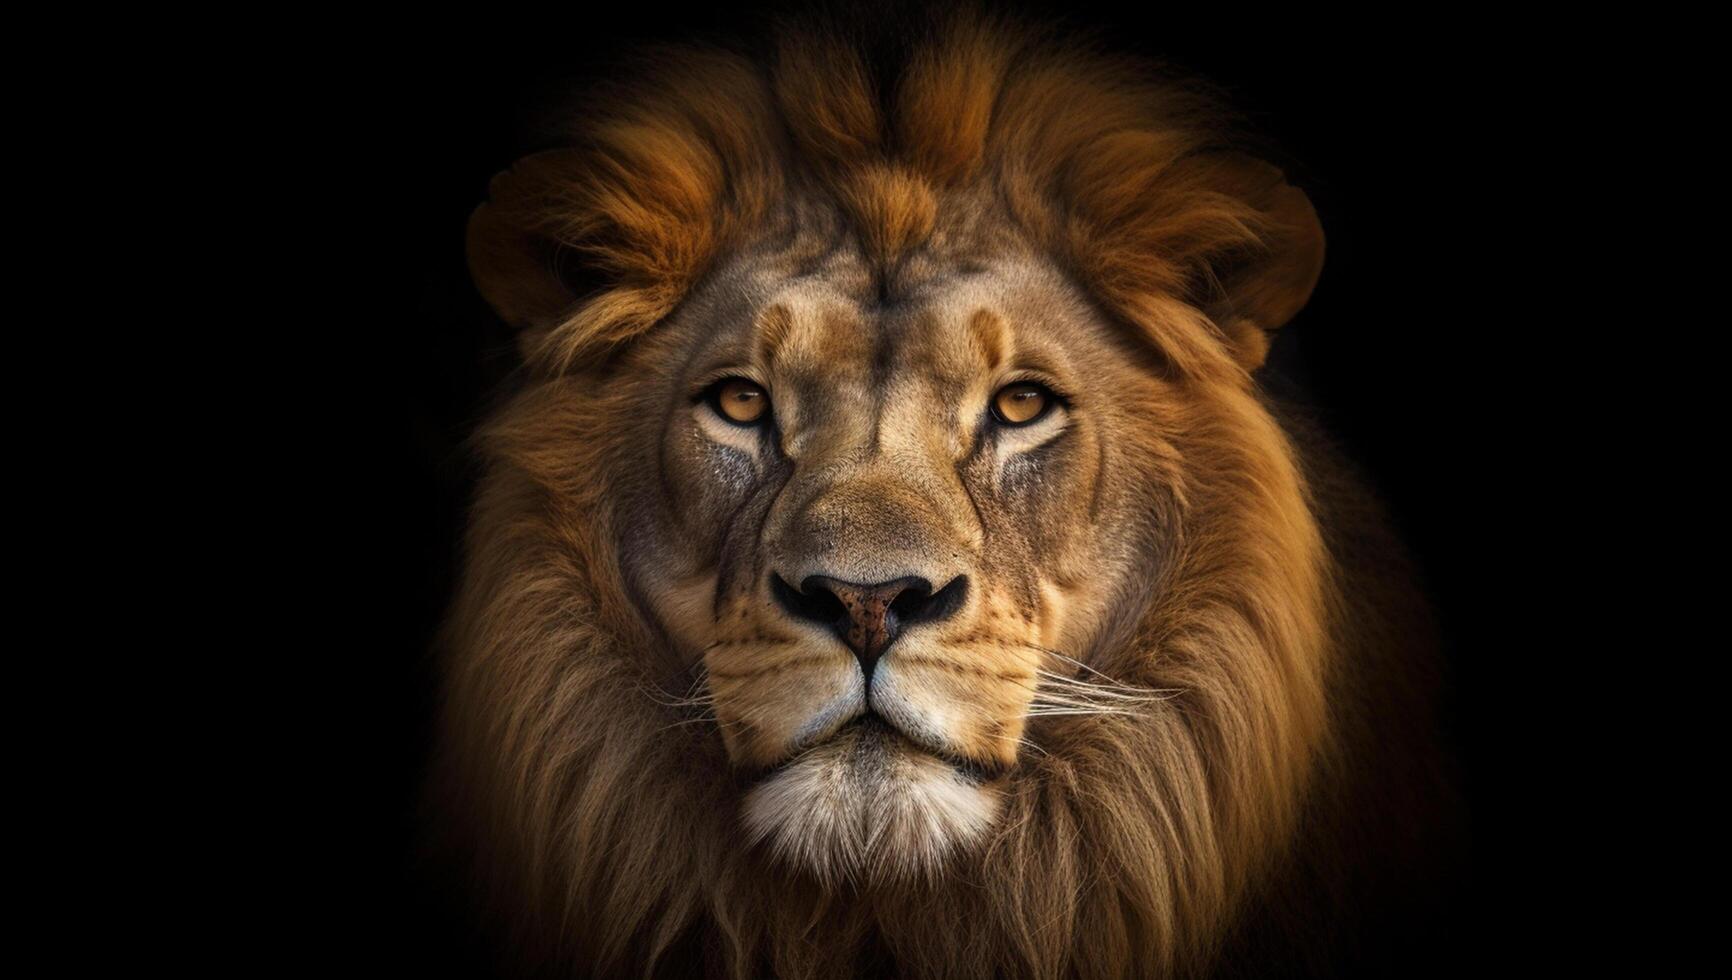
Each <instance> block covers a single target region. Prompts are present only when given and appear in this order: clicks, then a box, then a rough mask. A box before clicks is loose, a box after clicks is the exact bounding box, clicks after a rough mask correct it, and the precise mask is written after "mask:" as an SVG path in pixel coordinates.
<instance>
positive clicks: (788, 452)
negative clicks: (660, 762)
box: [625, 253, 1149, 875]
mask: <svg viewBox="0 0 1732 980" xmlns="http://www.w3.org/2000/svg"><path fill="white" fill-rule="evenodd" d="M786 266H787V263H786V262H785V260H783V259H782V258H780V257H778V256H770V257H756V258H752V259H746V260H741V261H738V262H736V263H734V264H733V265H732V266H731V267H730V268H729V269H728V270H727V271H726V272H725V273H723V274H722V275H719V276H718V277H716V279H715V281H713V282H712V283H711V284H710V285H708V286H707V287H706V288H705V289H703V290H702V291H701V292H700V293H699V294H698V295H697V296H695V297H694V299H693V301H692V302H691V303H689V304H688V305H687V306H686V307H685V308H684V310H683V311H682V313H681V314H680V315H679V316H678V317H677V319H676V321H675V322H674V323H672V324H670V325H669V328H668V335H667V337H666V338H665V339H664V340H662V342H661V343H657V344H653V345H652V346H653V349H654V353H653V356H650V357H646V358H643V359H642V363H644V364H646V365H647V364H651V363H654V364H660V365H664V368H663V370H662V371H661V373H660V374H659V375H658V377H659V381H658V384H656V385H655V386H654V387H653V390H650V391H646V392H645V395H644V398H643V400H642V402H641V403H640V406H639V407H638V408H635V409H634V411H641V412H643V413H645V414H646V415H647V414H648V413H650V412H652V411H653V412H656V413H657V416H658V417H657V421H658V422H659V425H660V432H659V433H658V434H657V435H656V437H655V438H653V440H651V441H650V442H649V443H648V447H647V449H648V451H651V452H654V453H655V454H656V459H655V466H656V467H657V468H658V469H659V472H660V478H659V480H658V481H657V483H658V485H659V489H660V490H661V491H662V492H663V493H665V495H666V506H663V507H654V508H645V509H644V515H645V517H644V519H643V520H644V526H641V527H639V528H638V529H637V530H636V531H635V532H634V534H635V536H636V540H635V541H633V542H631V543H630V544H629V545H628V547H627V548H626V549H625V551H626V554H627V555H628V556H633V557H632V558H631V559H630V560H629V561H630V571H631V577H632V579H633V580H634V582H635V583H636V585H637V588H638V589H639V591H640V594H642V595H643V596H644V597H645V598H646V599H647V605H648V606H649V607H650V608H651V609H652V611H653V615H654V617H655V618H656V619H657V620H658V621H659V622H660V624H661V625H662V626H663V628H664V629H665V630H666V632H667V633H668V634H669V636H670V637H672V638H673V639H674V641H675V643H676V645H677V646H678V647H679V648H680V649H681V650H682V651H683V652H684V654H685V656H686V657H687V658H688V659H689V660H691V661H694V662H695V661H698V660H701V662H702V665H703V668H704V675H705V676H706V677H707V683H708V695H709V697H710V698H711V699H713V711H714V717H715V719H716V722H717V724H718V726H719V728H720V731H721V735H722V738H723V740H724V742H725V744H726V746H727V750H728V753H729V755H730V757H731V758H732V760H733V762H734V763H735V764H736V765H737V766H738V767H739V768H740V769H741V770H742V771H744V772H746V773H747V774H748V775H749V776H750V777H751V779H752V780H753V785H752V787H751V789H750V790H749V794H748V797H747V800H746V803H745V811H744V818H745V821H746V824H747V825H748V827H749V828H750V831H751V833H752V834H753V835H755V836H757V837H762V838H767V839H769V840H770V841H771V842H772V843H773V845H774V846H775V848H776V849H777V850H779V851H780V852H782V853H783V854H784V855H785V856H787V857H789V858H791V859H793V860H794V861H795V862H796V863H798V864H800V865H803V866H805V867H806V868H808V869H810V870H813V871H817V872H819V873H821V874H825V875H830V874H837V873H852V872H854V871H855V870H856V869H865V870H868V871H870V872H872V873H882V874H890V873H904V872H908V871H913V870H925V869H928V868H929V867H930V866H931V865H932V864H933V863H934V862H935V860H936V859H937V858H939V857H940V856H942V855H944V854H946V853H947V852H950V851H952V850H953V849H955V848H956V847H957V846H958V845H962V844H965V843H967V842H969V841H971V840H974V839H976V838H978V837H979V836H980V835H981V834H982V832H983V831H985V830H986V829H988V828H989V827H990V826H991V824H992V822H993V819H994V816H995V812H996V809H997V803H998V792H999V790H998V784H999V783H1000V782H1001V781H1002V780H1003V779H1004V778H1006V776H1007V773H1008V772H1009V770H1010V769H1011V767H1012V766H1013V765H1014V763H1015V762H1016V760H1017V758H1018V755H1019V751H1020V750H1021V748H1022V745H1023V740H1024V736H1025V729H1026V727H1027V725H1028V722H1029V719H1030V715H1031V714H1032V713H1035V712H1039V711H1045V712H1052V711H1060V710H1063V709H1064V707H1065V704H1064V701H1063V699H1062V697H1061V696H1060V695H1059V694H1057V693H1056V692H1055V691H1054V688H1055V686H1057V685H1062V684H1063V683H1064V681H1065V679H1066V678H1071V677H1074V676H1076V674H1077V672H1078V670H1079V669H1080V668H1079V666H1078V665H1077V664H1075V663H1074V662H1071V660H1070V659H1069V657H1070V654H1071V653H1074V652H1076V651H1081V650H1084V649H1086V648H1087V647H1088V646H1089V643H1090V641H1091V639H1092V638H1093V637H1094V635H1095V634H1096V633H1097V632H1098V631H1099V630H1100V629H1101V625H1102V624H1101V618H1102V613H1103V610H1104V609H1105V608H1107V606H1108V605H1110V603H1111V600H1112V599H1113V598H1114V597H1115V596H1117V594H1118V593H1119V592H1120V590H1121V589H1122V587H1123V584H1124V581H1125V579H1126V573H1127V570H1128V569H1130V568H1131V567H1132V562H1131V561H1130V556H1131V555H1132V554H1134V553H1135V551H1136V549H1135V548H1133V547H1130V545H1131V544H1132V543H1133V542H1134V541H1135V540H1136V537H1137V528H1138V522H1137V521H1136V520H1134V519H1132V518H1131V516H1130V515H1127V514H1125V513H1123V509H1124V500H1123V496H1124V495H1123V494H1121V493H1119V492H1117V490H1116V488H1117V487H1118V486H1119V485H1121V484H1122V483H1123V482H1124V479H1125V474H1126V472H1127V471H1126V466H1127V464H1130V463H1133V462H1134V460H1135V458H1136V450H1135V447H1134V444H1127V442H1126V440H1125V439H1123V438H1115V437H1114V433H1115V432H1116V431H1119V430H1120V429H1122V427H1123V422H1124V421H1125V420H1124V419H1123V413H1124V411H1125V410H1126V408H1128V407H1129V406H1132V405H1135V404H1138V403H1139V402H1143V401H1146V400H1147V399H1146V398H1138V397H1137V393H1138V392H1139V390H1143V389H1147V388H1148V387H1149V381H1148V380H1147V378H1148V372H1147V371H1146V370H1142V371H1139V370H1137V369H1136V367H1135V365H1134V364H1132V363H1128V362H1127V361H1128V359H1127V356H1126V352H1125V350H1124V347H1123V345H1122V344H1121V343H1120V342H1117V341H1116V340H1115V338H1114V337H1113V336H1112V334H1111V333H1110V332H1109V330H1108V329H1107V328H1106V326H1105V325H1104V324H1103V323H1101V322H1100V321H1099V319H1098V315H1097V314H1096V313H1094V312H1093V311H1092V310H1091V309H1090V308H1089V306H1088V305H1087V304H1086V303H1084V302H1083V301H1082V299H1081V298H1080V296H1079V295H1078V294H1077V293H1076V292H1075V291H1074V290H1073V289H1072V288H1071V287H1070V286H1068V285H1067V284H1066V283H1065V281H1064V280H1063V278H1062V277H1061V276H1059V275H1058V274H1057V273H1056V272H1055V271H1054V270H1052V269H1051V268H1049V267H1047V266H1045V265H1043V264H1040V263H1038V262H1036V261H1035V260H1032V259H1015V260H1004V261H997V262H989V263H985V264H976V265H971V266H969V267H966V268H963V267H955V266H948V265H946V266H940V265H937V264H935V263H934V264H930V265H929V266H928V267H927V268H925V269H923V270H920V271H919V272H918V273H916V277H915V278H913V279H911V280H910V279H905V280H904V282H903V284H902V286H901V289H900V294H899V296H898V298H897V299H896V300H895V301H894V302H890V303H885V302H882V301H881V300H880V298H879V296H878V294H877V291H876V289H875V287H874V284H873V281H872V277H871V276H870V275H869V274H868V273H867V270H866V268H865V266H864V264H863V263H862V262H861V261H860V260H859V258H858V256H851V255H848V254H846V253H841V254H837V255H833V256H831V257H830V258H829V259H828V260H826V261H825V262H824V263H823V264H822V265H821V267H820V268H819V269H817V270H816V271H807V272H806V273H805V274H793V275H791V274H789V273H790V271H791V270H789V269H788V268H787V267H786ZM632 373H633V374H635V373H636V372H635V371H634V372H632ZM1103 527H1105V528H1110V529H1111V533H1110V536H1108V535H1102V534H1100V533H1097V532H1098V531H1099V530H1100V529H1101V528H1103ZM1037 691H1040V692H1042V695H1043V699H1041V700H1037V693H1036V692H1037ZM1036 705H1040V706H1041V707H1039V708H1036V707H1035V706H1036Z"/></svg>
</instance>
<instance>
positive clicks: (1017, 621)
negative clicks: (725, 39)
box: [446, 20, 1333, 976]
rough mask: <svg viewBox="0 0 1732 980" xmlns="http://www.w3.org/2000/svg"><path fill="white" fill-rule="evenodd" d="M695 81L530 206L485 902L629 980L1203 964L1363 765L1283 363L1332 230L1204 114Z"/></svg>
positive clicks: (485, 285)
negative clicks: (1352, 759) (1346, 710)
mask: <svg viewBox="0 0 1732 980" xmlns="http://www.w3.org/2000/svg"><path fill="white" fill-rule="evenodd" d="M898 64H899V65H900V67H899V68H897V69H896V70H895V71H894V72H893V73H891V74H890V75H889V76H886V75H884V74H883V73H882V71H880V73H879V74H876V75H875V74H874V73H873V71H871V70H869V68H868V67H867V63H866V61H865V59H864V58H863V56H862V55H861V53H860V51H859V50H858V49H857V48H855V47H853V46H850V45H849V44H846V43H843V42H841V41H839V40H837V39H835V38H834V37H832V36H830V35H826V34H824V33H823V32H816V31H792V32H788V33H787V34H785V35H784V36H783V37H782V38H781V39H780V40H779V42H778V44H777V46H776V49H775V52H774V54H773V56H771V57H769V58H767V59H763V60H754V59H752V58H750V57H747V56H745V55H741V54H736V53H731V52H726V51H720V50H712V49H694V50H686V51H679V52H673V53H669V52H663V53H661V54H660V55H659V56H658V57H656V58H655V59H653V60H652V61H649V62H647V63H646V68H645V74H644V78H643V80H642V81H640V82H637V83H634V84H633V85H631V86H629V87H621V88H619V89H618V90H615V91H609V92H604V93H602V94H600V95H598V96H597V97H596V98H595V99H594V100H593V101H592V103H591V106H592V108H591V110H590V111H588V112H587V113H586V114H584V115H583V117H582V118H581V119H579V120H577V121H575V122H574V124H573V129H572V133H571V135H572V139H571V144H572V145H571V146H570V147H569V148H564V149H554V150H548V151H545V152H542V153H539V154H536V155H534V156H532V157H529V158H527V159H525V160H523V161H521V162H519V163H518V164H517V165H516V166H515V167H513V168H512V169H511V170H509V171H508V172H506V173H503V174H501V175H500V176H499V177H498V178H497V179H496V180H495V182H494V184H493V186H492V188H491V191H490V195H489V202H488V203H487V204H485V205H484V206H483V207H481V208H480V210H478V211H477V212H476V214H475V216H474V218H473V219H472V222H471V225H470V230H469V255H470V263H471V267H472V269H473V271H474V274H475V277H476V281H477V283H478V285H479V286H480V288H481V291H482V292H483V294H484V295H485V296H486V297H487V298H488V300H489V301H490V302H491V303H492V305H493V306H494V307H495V308H496V309H497V310H498V311H499V313H500V314H501V315H503V316H504V317H505V318H507V319H508V320H510V321H512V322H513V323H515V324H517V325H518V326H519V327H520V328H521V329H522V349H523V351H524V354H525V358H526V362H527V365H528V371H527V378H528V380H527V382H526V383H525V384H524V386H523V388H522V390H521V391H520V392H518V393H517V394H516V395H515V396H514V397H513V398H512V400H511V401H510V402H509V403H508V404H507V405H506V406H505V407H504V408H503V409H502V410H501V411H500V412H499V413H498V415H497V417H495V418H494V419H493V420H492V421H491V422H490V423H489V424H488V425H487V426H486V428H485V431H484V433H483V435H482V437H481V445H482V446H483V448H484V452H485V455H486V457H487V460H488V467H489V469H488V473H487V476H486V479H485V482H484V484H483V488H482V492H481V496H480V499H479V501H478V503H477V506H476V510H475V518H474V522H473V526H472V531H471V539H470V558H469V570H468V574H467V577H466V581H465V586H464V592H463V595H462V597H461V599H460V602H459V604H458V609H457V612H456V615H455V618H454V623H453V628H452V632H451V646H452V654H451V658H450V661H449V663H450V668H449V676H448V690H449V694H450V708H449V711H448V714H447V721H446V745H447V749H448V753H449V760H450V766H449V768H448V773H449V775H450V783H451V785H452V786H454V787H456V788H457V789H458V792H459V798H460V799H461V800H462V801H463V805H464V809H463V811H462V812H464V813H465V814H466V815H467V816H468V817H469V819H470V821H471V822H470V824H469V825H468V827H469V831H470V835H471V838H472V843H474V845H475V846H476V847H477V848H478V849H479V854H480V862H481V866H482V867H483V869H484V876H485V877H486V879H487V880H488V881H490V882H491V883H492V884H493V885H494V886H495V887H496V889H497V890H496V901H497V903H498V904H499V905H500V906H501V907H502V909H503V911H504V914H505V915H506V916H507V918H509V919H510V920H512V921H513V922H515V923H517V924H518V925H519V926H521V927H522V928H523V929H524V930H525V931H524V932H523V933H521V935H522V936H524V937H528V938H527V939H526V941H527V942H530V943H531V944H532V945H533V948H535V949H536V950H537V951H538V952H540V953H544V954H546V955H554V956H562V957H568V958H571V959H574V960H576V961H577V962H579V963H582V964H586V965H588V966H589V967H590V968H592V969H594V970H596V971H598V972H609V971H611V970H614V969H626V968H630V969H633V970H636V969H638V968H640V967H641V966H642V964H643V963H646V962H647V963H649V964H652V965H653V964H656V963H664V964H666V963H670V962H687V961H688V960H690V959H692V958H695V959H696V960H697V961H701V962H702V963H704V964H707V966H708V968H709V969H710V970H712V971H713V972H722V973H728V972H732V973H735V974H738V975H742V976H743V975H754V974H757V973H759V972H761V971H764V970H770V971H774V972H778V973H783V974H802V973H818V972H822V971H825V970H829V969H837V968H846V969H860V968H863V965H866V964H870V963H873V962H887V961H891V960H893V961H895V962H897V963H898V964H900V968H902V969H905V970H909V971H911V972H915V973H921V972H926V973H931V974H932V975H945V976H962V975H982V976H984V975H992V974H994V973H995V972H996V973H997V974H999V975H1006V974H1010V975H1020V974H1024V973H1031V974H1038V975H1047V974H1051V973H1055V972H1058V971H1060V970H1066V969H1072V970H1076V971H1078V972H1080V973H1091V972H1092V973H1110V972H1112V971H1114V970H1119V969H1124V968H1125V967H1126V964H1131V963H1135V964H1138V965H1139V968H1145V969H1149V970H1159V969H1160V968H1161V967H1163V966H1167V967H1184V966H1194V965H1197V964H1199V963H1202V962H1205V961H1206V960H1207V959H1208V957H1209V956H1210V955H1211V952H1212V951H1213V950H1214V949H1215V948H1216V947H1217V946H1218V945H1219V939H1220V936H1221V935H1222V933H1223V931H1224V930H1226V929H1227V928H1229V926H1230V925H1231V923H1232V921H1233V913H1234V912H1235V910H1236V909H1238V908H1239V907H1241V905H1242V904H1243V901H1244V900H1245V897H1246V896H1247V895H1249V894H1252V893H1253V892H1254V891H1255V890H1256V888H1257V886H1258V885H1259V884H1260V883H1261V882H1262V881H1263V879H1264V878H1265V877H1267V875H1268V874H1270V873H1271V869H1272V868H1274V867H1276V866H1277V865H1278V864H1279V863H1280V860H1281V856H1282V855H1283V854H1284V853H1285V851H1286V849H1287V847H1288V844H1289V842H1290V840H1291V839H1292V837H1293V834H1294V833H1295V824H1296V820H1297V816H1298V814H1299V813H1300V811H1301V806H1302V802H1303V800H1304V799H1305V794H1306V789H1307V786H1308V785H1310V784H1311V783H1312V782H1313V777H1314V774H1315V772H1316V771H1317V763H1318V760H1319V759H1320V758H1322V757H1323V755H1324V754H1325V752H1326V748H1327V746H1328V744H1329V743H1330V740H1331V727H1330V724H1329V721H1328V712H1327V710H1326V697H1325V688H1326V680H1327V679H1328V677H1329V674H1330V671H1331V669H1332V657H1333V653H1332V650H1333V648H1332V646H1331V644H1330V642H1329V640H1328V638H1327V632H1328V631H1327V619H1328V616H1327V614H1326V607H1327V605H1328V601H1329V595H1330V587H1329V582H1330V571H1329V569H1330V565H1329V559H1328V555H1327V552H1326V550H1325V548H1324V546H1323V543H1322V541H1323V539H1322V536H1321V534H1320V530H1319V526H1318V522H1317V519H1316V516H1315V514H1314V511H1313V509H1312V507H1311V504H1310V502H1309V500H1308V497H1307V492H1306V487H1305V482H1304V480H1303V478H1302V476H1301V470H1300V466H1299V463H1298V462H1297V461H1296V458H1295V451H1294V449H1293V447H1292V445H1291V444H1290V442H1289V440H1288V439H1287V438H1286V437H1285V436H1284V434H1283V432H1282V429H1281V427H1280V426H1279V425H1278V424H1277V423H1276V422H1275V420H1274V419H1273V418H1272V417H1271V415H1270V413H1269V412H1268V411H1267V410H1266V408H1265V407H1264V405H1263V403H1262V402H1261V401H1260V399H1259V396H1258V393H1257V389H1256V385H1255V383H1254V382H1253V380H1252V371H1253V370H1254V369H1255V368H1256V367H1258V365H1259V364H1260V362H1261V361H1262V359H1263V357H1264V355H1265V352H1266V350H1267V346H1268V332H1269V331H1272V330H1274V329H1276V328H1278V327H1280V326H1281V325H1282V324H1283V323H1284V322H1286V321H1287V320H1288V319H1289V318H1290V317H1291V316H1292V315H1293V314H1294V313H1295V312H1297V311H1298V310H1299V309H1300V307H1301V306H1302V305H1303V304H1304V303H1305V301H1306V299H1307V297H1308V295H1309V294H1310V292H1311V289H1312V286H1313V285H1314V283H1315V282H1316V280H1317V278H1318V274H1319V270H1320V267H1321V262H1322V251H1323V237H1322V234H1321V232H1320V230H1319V226H1318V222H1317V218H1316V215H1315V213H1314V212H1313V210H1312V208H1311V206H1310V204H1309V202H1308V201H1307V200H1306V197H1305V195H1304V194H1302V193H1301V192H1299V191H1298V190H1296V189H1294V188H1293V187H1291V186H1289V185H1288V184H1287V183H1286V182H1285V181H1284V180H1283V178H1282V176H1281V174H1280V172H1279V171H1277V170H1276V169H1275V168H1273V167H1270V166H1268V165H1267V164H1263V163H1260V162H1258V161H1256V160H1254V159H1252V158H1250V157H1247V156H1244V155H1242V154H1240V153H1239V152H1237V151H1235V149H1234V148H1233V146H1232V144H1231V141H1230V139H1229V138H1228V134H1227V133H1225V132H1223V131H1222V130H1221V129H1220V128H1218V127H1217V126H1216V124H1215V123H1214V122H1212V120H1213V119H1215V118H1216V116H1215V114H1214V113H1213V111H1212V110H1211V108H1210V106H1209V105H1208V104H1207V103H1206V102H1204V101H1202V100H1201V98H1200V97H1199V96H1197V95H1196V94H1194V91H1193V90H1192V89H1190V88H1187V87H1184V86H1179V85H1173V84H1168V83H1166V82H1163V81H1161V80H1159V79H1157V78H1152V77H1150V76H1148V75H1147V74H1145V73H1144V72H1143V71H1142V69H1140V68H1139V67H1137V66H1135V65H1131V64H1126V63H1121V62H1119V61H1116V60H1112V59H1108V58H1103V57H1099V56H1095V55H1092V54H1089V53H1086V52H1085V51H1083V50H1081V49H1078V48H1073V47H1067V46H1064V45H1058V44H1053V43H1050V42H1047V41H1045V40H1041V39H1039V38H1038V37H1037V36H1035V35H1033V34H1029V33H1024V32H1021V31H1018V30H1014V29H1010V28H1006V27H1003V26H999V25H995V24H992V23H983V22H980V21H976V20H958V21H954V22H952V23H950V24H948V25H947V26H946V27H945V28H943V29H942V30H937V31H934V32H933V33H932V34H931V35H930V36H929V37H928V39H927V40H926V41H924V42H922V43H920V44H917V45H915V46H914V47H913V49H912V50H910V51H908V52H906V57H905V58H904V59H903V60H901V61H899V62H898Z"/></svg>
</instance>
